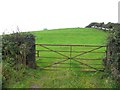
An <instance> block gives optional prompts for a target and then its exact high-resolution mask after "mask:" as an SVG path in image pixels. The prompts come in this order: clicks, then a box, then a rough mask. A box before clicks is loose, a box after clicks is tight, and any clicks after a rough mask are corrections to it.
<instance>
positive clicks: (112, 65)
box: [105, 25, 120, 83]
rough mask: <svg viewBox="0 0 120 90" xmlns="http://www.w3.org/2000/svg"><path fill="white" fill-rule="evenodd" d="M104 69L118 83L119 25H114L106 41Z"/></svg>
mask: <svg viewBox="0 0 120 90" xmlns="http://www.w3.org/2000/svg"><path fill="white" fill-rule="evenodd" d="M105 65H106V70H107V71H109V72H111V74H112V75H113V77H114V78H115V79H116V80H117V81H118V82H119V83H120V25H114V30H113V31H112V32H111V34H110V37H109V41H108V51H107V62H106V64H105Z"/></svg>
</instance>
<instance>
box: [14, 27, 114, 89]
mask: <svg viewBox="0 0 120 90" xmlns="http://www.w3.org/2000/svg"><path fill="white" fill-rule="evenodd" d="M32 33H33V34H34V35H35V36H36V43H49V44H96V45H101V44H102V45H103V44H105V43H106V38H107V36H108V34H107V33H106V32H103V31H100V30H96V29H80V28H71V29H59V30H49V31H48V30H47V31H36V32H32ZM37 49H39V48H38V47H37ZM75 50H76V49H75ZM43 55H46V54H43ZM47 55H50V54H48V53H47ZM90 56H91V55H88V56H85V57H90ZM92 56H95V55H92ZM47 60H49V61H50V59H47ZM47 60H46V61H47ZM37 64H38V65H39V63H37ZM28 74H29V75H28V77H27V78H26V79H25V80H24V81H22V82H18V83H16V84H15V85H13V87H40V88H46V87H48V88H112V87H115V84H114V82H113V81H112V80H111V79H110V78H103V79H102V78H101V76H102V75H103V74H104V73H101V72H96V73H93V72H77V71H72V72H71V71H69V70H68V71H56V72H53V71H41V70H39V68H38V69H37V70H29V73H28Z"/></svg>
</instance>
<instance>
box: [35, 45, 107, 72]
mask: <svg viewBox="0 0 120 90" xmlns="http://www.w3.org/2000/svg"><path fill="white" fill-rule="evenodd" d="M35 45H36V46H37V47H42V48H44V49H45V50H40V49H39V50H36V57H37V58H39V59H44V58H54V59H62V60H61V61H58V62H54V63H52V64H51V65H48V66H45V67H44V68H43V69H46V68H48V67H55V66H54V65H57V64H62V63H63V62H65V61H68V60H69V61H70V63H69V65H70V66H69V67H60V68H73V67H71V64H72V62H71V61H72V60H74V61H75V62H77V63H79V64H81V65H83V66H87V67H89V68H91V69H93V70H92V71H103V68H101V69H100V68H96V67H93V66H91V65H89V64H86V63H84V62H82V61H80V60H103V58H79V57H80V56H83V55H85V54H88V53H105V55H106V52H107V50H106V51H105V52H101V51H95V50H98V49H101V48H106V47H107V46H106V45H90V44H89V45H88V44H35ZM51 47H69V50H54V49H52V48H51ZM73 47H92V49H90V50H87V51H84V50H81V51H78V50H77V51H76V50H74V49H73ZM42 52H54V53H56V54H59V55H60V56H62V58H61V57H56V56H52V57H51V56H41V55H40V53H42ZM62 52H68V53H69V55H65V54H63V53H62ZM72 53H78V54H77V55H75V56H73V55H72ZM105 57H106V56H105ZM63 59H64V60H63ZM41 63H43V62H41ZM44 63H47V62H44ZM55 68H57V67H55ZM74 68H80V67H74ZM83 71H89V70H83Z"/></svg>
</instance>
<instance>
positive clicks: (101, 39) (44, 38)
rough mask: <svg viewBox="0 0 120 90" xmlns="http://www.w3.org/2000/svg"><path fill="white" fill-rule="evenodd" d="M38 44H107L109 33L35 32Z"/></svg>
mask: <svg viewBox="0 0 120 90" xmlns="http://www.w3.org/2000/svg"><path fill="white" fill-rule="evenodd" d="M33 34H35V36H36V43H48V44H98V45H99V44H100V45H101V44H105V43H106V37H107V33H105V32H103V31H100V30H96V29H81V28H70V29H58V30H44V31H40V32H39V31H36V32H33Z"/></svg>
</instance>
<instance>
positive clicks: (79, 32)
mask: <svg viewBox="0 0 120 90" xmlns="http://www.w3.org/2000/svg"><path fill="white" fill-rule="evenodd" d="M33 34H34V35H35V36H36V44H82V45H84V44H85V45H106V39H107V36H108V33H107V32H103V31H101V30H97V29H91V28H67V29H57V30H44V31H36V32H33ZM46 47H47V48H49V49H52V50H55V51H68V52H59V53H61V54H63V55H65V56H68V57H70V52H69V51H70V48H71V47H70V46H46ZM95 48H98V47H84V46H83V47H81V46H74V47H72V51H73V52H72V53H71V57H75V56H77V55H79V54H81V53H83V52H86V51H90V50H92V49H95ZM105 49H106V48H105V47H103V48H100V49H97V50H95V51H93V52H90V53H86V54H84V55H82V56H77V57H76V58H75V59H77V61H81V62H83V63H85V64H89V65H90V66H93V67H95V68H99V69H101V68H103V63H102V59H103V58H104V57H105V53H103V52H105ZM36 50H41V51H40V53H39V54H40V58H38V59H36V61H37V65H38V66H40V67H46V66H49V65H51V64H53V63H56V62H60V61H62V60H65V59H67V58H66V57H65V56H62V55H59V54H57V53H55V52H50V51H49V50H48V49H46V48H44V47H40V46H36ZM42 50H47V51H42ZM74 51H75V52H74ZM81 51H83V52H81ZM97 52H100V53H97ZM44 57H47V58H44ZM79 58H84V59H94V60H82V59H79ZM95 59H99V60H95ZM60 67H63V68H60ZM66 67H67V68H66ZM69 67H72V68H69ZM77 67H78V68H77ZM79 67H82V68H84V70H88V69H91V68H89V67H88V66H85V65H82V64H80V63H79V62H76V61H75V60H74V59H71V60H67V61H65V62H63V63H61V64H55V65H53V67H50V68H52V69H57V70H58V69H64V70H66V69H67V70H68V69H70V70H71V69H72V70H81V69H82V68H79Z"/></svg>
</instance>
